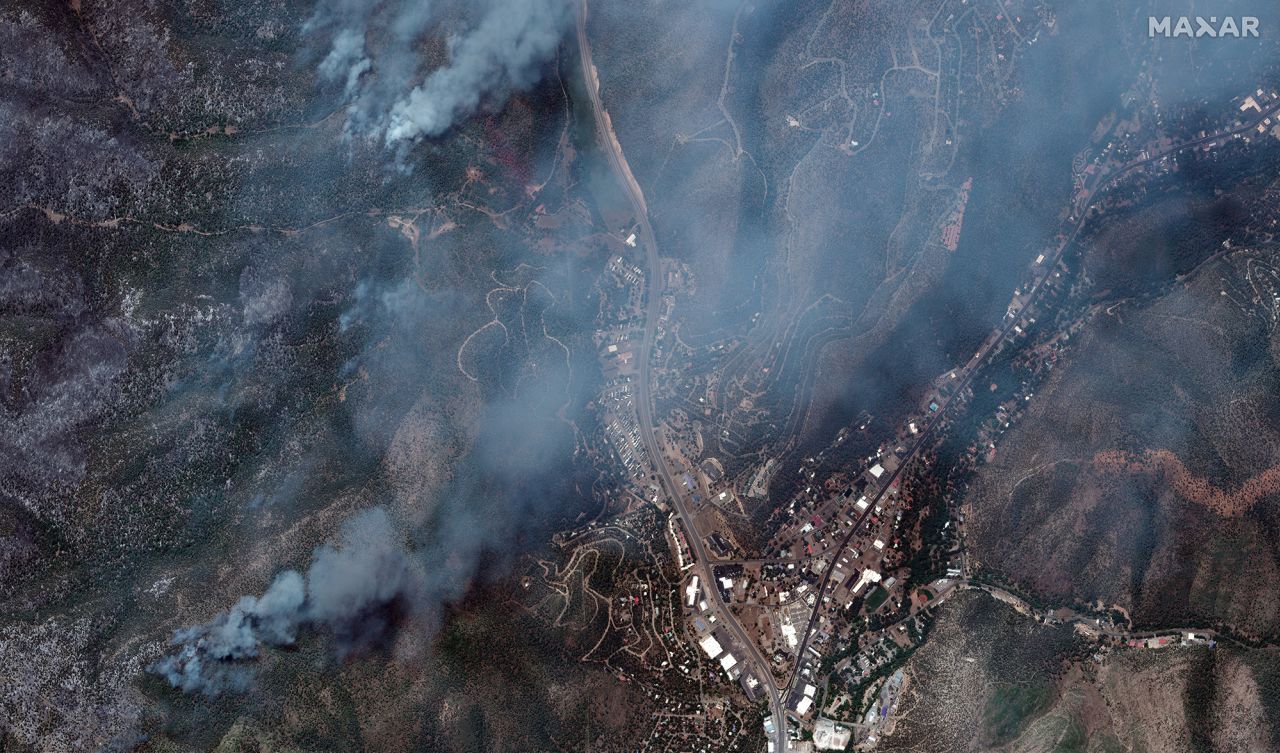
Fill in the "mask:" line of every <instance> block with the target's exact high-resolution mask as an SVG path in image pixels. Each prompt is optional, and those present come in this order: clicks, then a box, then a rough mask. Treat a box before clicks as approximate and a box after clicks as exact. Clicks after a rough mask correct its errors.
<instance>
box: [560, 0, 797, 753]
mask: <svg viewBox="0 0 1280 753" xmlns="http://www.w3.org/2000/svg"><path fill="white" fill-rule="evenodd" d="M578 51H579V57H580V58H581V59H582V76H583V78H584V79H585V81H586V87H587V94H588V95H589V96H590V97H591V112H592V114H593V115H594V117H595V125H596V138H597V139H598V140H599V142H600V146H601V147H602V148H603V149H604V151H605V154H606V156H607V157H608V159H609V167H610V168H611V169H612V170H613V172H614V175H615V176H617V178H618V181H619V183H621V185H622V189H623V191H624V192H625V193H626V195H627V200H628V201H629V202H630V203H631V208H632V211H633V212H634V213H635V218H636V223H637V224H638V225H639V230H638V233H637V235H638V238H639V242H640V244H641V245H642V246H644V250H645V256H646V259H647V262H648V267H649V270H648V275H647V284H646V296H647V302H646V307H645V317H644V338H643V340H642V341H641V345H640V354H639V366H640V368H639V374H638V376H637V378H636V396H635V397H636V414H637V416H636V417H637V423H638V424H639V427H640V435H641V438H642V439H643V441H644V445H645V450H646V451H647V452H648V453H649V457H650V458H651V459H652V461H653V465H654V468H655V469H656V471H657V473H658V478H659V480H660V481H661V483H662V490H663V492H664V493H665V494H666V496H667V497H668V498H669V499H670V500H671V504H672V507H674V508H675V510H676V513H677V514H678V515H679V516H680V522H681V523H682V524H683V525H684V529H685V531H686V533H687V538H688V540H689V548H690V550H691V551H692V554H693V557H694V561H695V567H696V568H697V570H698V572H699V575H700V577H701V579H702V582H703V583H705V584H706V585H707V589H706V590H707V591H708V592H709V593H710V595H711V599H712V609H713V612H714V614H715V615H716V621H717V622H718V623H719V624H720V625H723V626H724V627H725V628H727V629H728V630H729V632H730V633H732V634H733V636H734V638H735V639H736V640H737V642H738V643H739V644H740V645H741V647H742V648H743V649H744V650H745V651H747V652H748V656H747V657H746V662H744V663H745V664H747V665H748V666H749V667H750V668H751V670H752V672H753V673H754V674H755V676H756V677H757V678H759V680H760V686H761V687H763V688H764V689H765V690H766V692H767V693H768V694H769V711H770V713H771V714H772V715H773V720H774V742H775V747H774V750H775V751H776V753H786V751H787V723H786V712H785V709H784V708H783V704H782V696H781V694H780V693H779V690H778V687H777V685H776V684H775V683H774V681H773V673H772V672H770V671H769V664H768V662H766V661H765V658H764V656H763V655H761V653H760V649H759V647H758V646H756V644H755V642H754V641H752V640H751V639H750V638H749V637H748V636H747V633H746V631H745V630H744V629H743V628H742V625H741V623H739V622H738V618H737V617H736V616H735V615H734V614H733V612H731V611H730V610H729V609H728V608H727V607H726V606H725V604H724V601H723V599H721V597H720V589H718V588H716V586H715V579H714V576H713V573H712V572H711V569H712V568H711V566H710V564H709V563H710V558H709V557H708V556H707V553H706V551H705V549H704V547H703V543H702V537H701V536H699V535H698V532H697V529H696V528H694V526H693V516H692V515H690V514H689V511H688V508H687V507H686V505H685V500H684V497H683V496H682V494H681V491H680V487H679V486H678V485H677V484H676V482H675V479H673V478H672V476H671V470H670V469H669V468H668V467H667V464H666V461H664V460H663V459H662V451H661V448H660V447H659V446H658V439H657V436H656V435H655V434H654V429H653V406H652V394H653V393H652V388H651V382H650V368H651V361H652V355H653V344H654V340H655V339H656V334H657V330H658V315H659V311H660V310H661V305H662V298H661V296H660V295H659V294H658V287H659V285H661V280H662V262H661V258H660V257H659V255H658V241H657V239H656V238H655V237H654V234H653V228H652V227H651V226H650V224H649V207H648V205H647V204H646V203H645V200H644V192H643V191H641V190H640V183H639V182H638V181H637V180H636V178H635V175H633V174H632V172H631V167H630V166H629V165H628V164H627V159H626V157H625V156H624V155H623V153H622V145H621V144H620V143H619V142H618V137H617V134H615V133H614V131H613V123H612V121H610V119H609V113H608V112H606V111H605V109H604V105H603V104H602V103H601V102H600V80H599V77H598V76H597V74H596V67H595V65H594V64H593V63H592V62H591V45H590V43H589V41H588V39H587V0H582V2H581V3H580V4H579V7H578Z"/></svg>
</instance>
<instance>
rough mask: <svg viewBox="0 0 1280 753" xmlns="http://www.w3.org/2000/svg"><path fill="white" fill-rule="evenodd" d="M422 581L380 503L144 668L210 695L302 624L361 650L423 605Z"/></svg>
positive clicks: (238, 683) (235, 681) (245, 678)
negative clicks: (301, 566) (298, 567)
mask: <svg viewBox="0 0 1280 753" xmlns="http://www.w3.org/2000/svg"><path fill="white" fill-rule="evenodd" d="M425 583H426V579H425V578H424V577H423V573H422V570H421V568H420V566H419V565H418V564H417V563H416V562H415V560H414V558H413V557H411V556H410V555H409V554H408V553H407V552H406V551H405V550H404V549H403V548H402V547H401V546H400V544H399V542H398V541H397V536H396V533H395V530H394V529H393V528H392V525H391V521H390V519H389V518H388V517H387V514H386V512H385V511H384V510H382V509H381V508H374V509H373V510H369V511H366V512H363V513H360V514H358V515H356V516H355V517H353V518H351V519H350V520H348V521H347V522H346V524H345V525H344V526H343V529H342V541H341V544H340V545H339V546H336V547H335V546H332V545H329V544H325V545H323V546H321V547H319V548H318V549H316V552H315V555H314V557H313V559H312V562H311V567H310V569H309V570H308V571H307V575H306V577H305V585H304V577H303V576H302V574H300V573H298V572H297V571H295V570H286V571H284V572H282V573H280V575H278V576H276V579H275V581H273V582H272V584H271V586H270V587H269V588H268V589H267V591H266V593H264V594H263V595H262V596H260V597H255V596H243V597H241V598H240V600H239V601H237V602H236V604H235V606H233V607H232V608H231V609H230V610H228V611H226V612H222V613H220V614H218V615H217V616H216V617H214V618H213V619H212V620H210V621H209V622H206V623H204V624H203V625H194V626H192V627H188V628H183V629H181V630H178V631H176V632H175V633H174V635H173V641H172V643H173V645H174V646H176V647H177V648H178V650H177V652H176V653H174V654H171V655H169V656H166V657H164V658H163V659H161V660H160V661H158V662H156V663H155V664H153V665H152V667H151V671H152V672H154V673H156V674H159V675H161V676H162V677H164V678H165V679H166V680H168V681H169V683H170V684H171V685H172V686H173V687H175V688H178V689H180V690H182V691H184V692H188V693H194V692H199V693H204V694H206V695H218V694H220V693H223V692H226V691H239V690H243V689H245V688H246V687H247V686H248V684H249V682H250V680H251V679H252V672H251V671H250V669H249V668H248V667H247V666H246V665H245V664H244V662H246V661H247V660H250V659H254V658H256V657H257V656H258V654H259V650H260V648H261V646H262V645H263V644H266V645H269V646H290V645H293V644H294V643H295V642H296V641H297V638H298V633H299V631H301V630H304V629H314V630H323V631H328V632H330V633H331V634H332V635H333V637H334V640H335V642H336V649H337V652H338V654H339V655H347V654H350V653H353V652H358V651H361V650H364V649H366V648H368V647H370V646H372V645H374V644H376V643H377V642H378V641H379V640H381V639H383V638H385V637H386V635H387V634H388V631H389V630H390V628H391V623H392V619H393V618H394V616H395V615H396V613H397V612H399V613H413V612H415V611H417V609H418V607H419V606H420V605H421V604H422V603H423V595H424V591H425Z"/></svg>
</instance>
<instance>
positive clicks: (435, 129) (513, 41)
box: [386, 0, 570, 142]
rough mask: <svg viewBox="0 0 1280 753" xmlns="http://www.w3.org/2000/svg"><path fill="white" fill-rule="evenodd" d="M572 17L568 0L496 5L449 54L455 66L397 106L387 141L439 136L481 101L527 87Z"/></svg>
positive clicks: (434, 76)
mask: <svg viewBox="0 0 1280 753" xmlns="http://www.w3.org/2000/svg"><path fill="white" fill-rule="evenodd" d="M569 17H570V13H569V4H568V3H567V2H565V0H516V1H515V2H505V3H499V4H497V5H495V6H494V7H493V8H492V9H491V10H490V11H489V13H488V14H487V15H486V16H485V18H484V20H483V21H481V23H480V25H479V26H478V27H477V28H476V29H475V31H473V32H471V33H470V34H467V35H465V36H463V37H462V38H461V39H459V40H457V42H456V43H455V44H454V45H453V46H452V48H451V50H450V62H449V65H448V66H447V67H445V68H441V69H440V70H437V71H435V72H434V73H432V74H431V75H430V76H429V77H428V78H427V80H426V82H425V83H423V84H422V86H419V87H417V88H416V89H414V90H413V91H412V92H410V93H409V95H408V96H407V97H405V98H404V99H402V100H400V101H399V102H397V103H396V105H395V107H394V108H392V111H391V122H390V124H389V126H388V128H387V136H386V137H387V141H388V142H391V141H399V140H402V139H412V138H416V137H418V136H428V137H430V136H439V135H440V134H442V133H444V132H445V131H447V130H449V128H450V127H451V126H452V125H453V124H454V123H455V122H457V121H458V120H459V119H460V118H463V117H466V116H468V115H471V114H472V113H474V112H475V111H476V109H477V108H479V106H480V102H481V99H482V97H484V96H485V95H486V94H489V93H491V92H498V91H502V90H503V89H506V88H508V87H513V88H516V89H527V88H528V87H530V86H532V85H533V84H534V83H536V82H537V72H538V67H539V66H540V65H541V64H542V63H543V62H545V61H546V60H548V59H549V58H550V57H551V56H552V55H553V54H554V53H555V50H556V47H557V46H558V45H559V44H560V37H561V35H562V33H563V29H564V27H565V26H566V24H567V21H568V19H569Z"/></svg>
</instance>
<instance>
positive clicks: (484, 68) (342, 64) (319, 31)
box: [303, 0, 573, 144]
mask: <svg viewBox="0 0 1280 753" xmlns="http://www.w3.org/2000/svg"><path fill="white" fill-rule="evenodd" d="M473 4H474V5H476V6H477V7H476V8H474V9H473V10H474V14H475V15H477V16H478V17H479V21H478V23H476V24H475V25H474V26H473V27H472V28H470V29H467V30H465V31H463V32H461V33H459V34H457V35H456V36H454V37H453V38H451V39H450V40H449V61H448V63H447V64H445V65H444V66H443V67H441V68H438V69H437V70H434V71H432V72H430V73H429V74H427V75H426V78H425V80H422V79H421V74H420V73H419V67H420V60H419V58H418V55H417V54H416V50H415V47H416V45H417V43H418V41H419V40H420V37H421V36H422V35H423V34H424V33H425V32H426V31H427V29H428V28H429V27H430V25H431V24H432V23H433V22H435V21H436V20H437V18H436V14H435V5H434V4H433V3H430V2H413V1H412V0H405V2H403V3H399V4H396V3H391V4H380V3H374V2H369V0H329V2H325V3H322V4H321V5H320V7H319V8H318V9H317V11H316V13H315V15H314V16H313V17H312V18H311V20H310V21H308V22H307V24H306V26H305V27H304V29H303V31H304V32H306V33H308V34H311V35H313V36H317V37H320V38H325V39H328V40H329V41H328V42H327V47H326V52H325V54H324V57H323V59H322V60H321V61H320V63H319V65H318V68H317V72H318V73H319V75H320V78H321V80H323V81H326V82H331V83H333V82H341V83H342V85H343V96H344V98H345V99H346V100H347V102H348V110H347V129H348V132H349V133H358V134H362V135H365V136H368V137H371V138H381V139H383V140H385V142H386V143H387V144H395V143H402V142H410V141H413V140H415V139H418V138H424V137H426V138H431V137H435V136H439V135H441V134H443V133H444V132H445V131H447V130H449V129H450V128H452V127H453V126H454V125H455V124H457V123H458V122H460V121H462V120H463V119H465V118H467V117H469V116H471V115H473V114H474V113H475V112H476V111H477V110H479V109H480V107H481V106H482V105H483V104H484V103H485V102H486V101H488V100H493V101H497V100H500V99H501V98H503V97H505V96H507V95H508V94H510V93H511V92H512V91H520V90H525V89H528V88H529V87H531V86H533V85H534V84H536V83H537V82H538V79H539V77H540V74H541V67H542V65H543V64H544V63H546V62H547V61H548V60H550V59H551V58H552V57H553V56H554V55H555V51H556V47H557V46H559V44H560V40H561V38H563V36H564V33H565V30H566V29H567V28H568V25H569V22H570V21H571V19H572V15H573V14H572V0H487V1H486V0H481V1H479V2H474V3H473ZM366 39H377V40H378V41H377V45H376V46H374V47H371V46H370V45H368V44H367V43H366ZM415 80H418V81H421V83H420V84H418V85H417V86H414V82H415Z"/></svg>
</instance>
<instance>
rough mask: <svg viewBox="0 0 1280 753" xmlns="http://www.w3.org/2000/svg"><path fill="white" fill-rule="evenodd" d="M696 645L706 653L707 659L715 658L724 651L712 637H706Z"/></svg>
mask: <svg viewBox="0 0 1280 753" xmlns="http://www.w3.org/2000/svg"><path fill="white" fill-rule="evenodd" d="M698 645H699V646H701V647H702V650H703V651H705V652H706V654H707V658H708V659H714V658H716V657H717V656H719V655H720V652H721V651H723V650H724V648H723V647H722V646H721V645H720V641H718V640H716V637H715V636H714V635H708V636H706V637H705V638H703V639H702V640H700V641H698Z"/></svg>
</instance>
